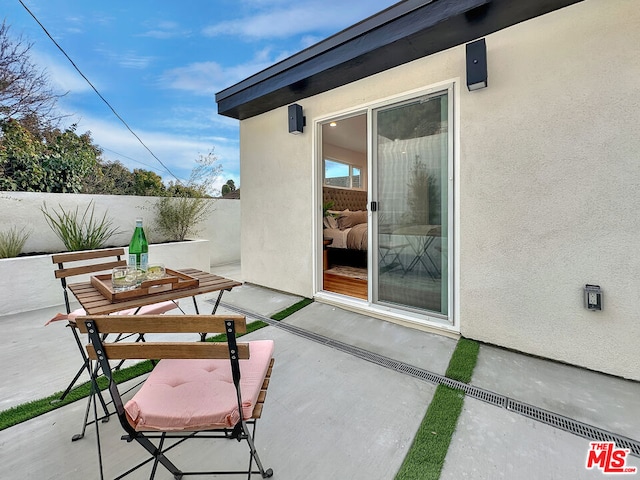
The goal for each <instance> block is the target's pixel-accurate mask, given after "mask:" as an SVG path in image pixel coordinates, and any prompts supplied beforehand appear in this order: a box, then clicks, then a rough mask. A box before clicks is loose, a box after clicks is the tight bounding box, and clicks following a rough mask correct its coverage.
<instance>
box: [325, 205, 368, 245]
mask: <svg viewBox="0 0 640 480" xmlns="http://www.w3.org/2000/svg"><path fill="white" fill-rule="evenodd" d="M334 215H335V216H334ZM323 223H324V226H325V227H326V228H325V229H324V230H323V232H322V233H323V237H324V238H330V239H331V240H332V242H331V244H330V245H329V247H331V248H346V249H350V250H363V251H366V250H367V246H368V235H367V212H366V211H364V210H358V211H355V212H352V211H349V210H344V211H342V212H336V213H335V214H333V215H328V216H327V217H325V219H324V222H323ZM336 227H337V228H336Z"/></svg>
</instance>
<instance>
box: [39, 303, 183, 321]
mask: <svg viewBox="0 0 640 480" xmlns="http://www.w3.org/2000/svg"><path fill="white" fill-rule="evenodd" d="M174 308H178V302H171V301H166V302H159V303H154V304H152V305H145V306H144V307H140V311H139V312H138V313H136V310H137V308H129V309H127V310H121V311H119V312H114V313H112V314H111V315H134V314H135V315H161V314H163V313H165V312H168V311H170V310H173V309H174ZM86 314H87V312H85V310H84V309H83V308H77V309H75V310H74V311H73V312H71V313H67V314H64V313H59V314H57V315H56V316H55V317H53V318H52V319H51V320H49V321H48V322H47V323H45V326H46V325H49V324H50V323H51V322H57V321H58V320H68V321H69V322H72V323H73V322H74V321H75V319H76V317H84V316H85V315H86Z"/></svg>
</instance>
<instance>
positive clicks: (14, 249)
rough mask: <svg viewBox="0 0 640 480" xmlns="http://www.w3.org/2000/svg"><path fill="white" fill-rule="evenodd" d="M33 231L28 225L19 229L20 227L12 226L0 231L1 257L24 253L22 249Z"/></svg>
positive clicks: (11, 256)
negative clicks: (27, 227)
mask: <svg viewBox="0 0 640 480" xmlns="http://www.w3.org/2000/svg"><path fill="white" fill-rule="evenodd" d="M29 235H31V231H27V230H26V227H22V228H21V229H20V230H18V227H11V228H10V229H9V230H6V231H3V232H0V258H13V257H17V256H18V255H19V254H20V253H22V249H23V247H24V244H25V243H26V241H27V239H28V238H29Z"/></svg>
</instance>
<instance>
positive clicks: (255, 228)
mask: <svg viewBox="0 0 640 480" xmlns="http://www.w3.org/2000/svg"><path fill="white" fill-rule="evenodd" d="M639 25H640V8H638V2H637V0H608V1H603V0H585V1H584V2H582V3H579V4H576V5H574V6H571V7H568V8H565V9H562V10H560V11H557V12H555V13H552V14H549V15H546V16H543V17H540V18H537V19H534V20H531V21H528V22H525V23H523V24H519V25H516V26H514V27H511V28H509V29H506V30H503V31H501V32H498V33H495V34H492V35H489V36H487V37H486V40H487V50H488V69H489V87H488V88H486V89H483V90H480V91H476V92H468V91H467V89H466V86H465V85H464V80H465V51H464V46H459V47H455V48H452V49H450V50H447V51H445V52H442V53H439V54H436V55H432V56H430V57H428V58H424V59H421V60H418V61H415V62H412V63H410V64H408V65H405V66H401V67H398V68H395V69H393V70H390V71H387V72H384V73H381V74H378V75H375V76H372V77H369V78H367V79H364V80H361V81H358V82H355V83H353V84H350V85H347V86H344V87H341V88H338V89H335V90H333V91H331V92H327V93H324V94H321V95H317V96H315V97H312V98H308V99H304V100H302V101H300V102H298V103H300V104H301V105H302V106H303V108H304V113H305V115H306V117H307V127H305V132H304V134H302V135H291V134H289V133H288V132H287V111H286V107H282V108H278V109H276V110H274V111H272V112H268V113H266V114H263V115H260V116H258V117H255V118H251V119H248V120H245V121H242V122H241V163H242V165H241V170H242V173H241V174H242V195H243V199H242V201H243V217H242V239H243V242H242V267H243V277H244V279H245V280H246V281H250V282H254V283H258V284H262V285H265V286H269V287H273V288H277V289H281V290H285V291H289V292H293V293H297V294H300V295H305V296H312V295H313V294H314V293H315V292H314V291H313V271H312V266H313V261H314V255H319V253H317V252H314V251H313V248H312V245H313V242H312V240H313V235H314V232H315V229H314V226H313V225H312V208H313V206H314V199H313V195H312V192H313V183H312V178H313V175H312V173H313V168H314V153H313V151H314V150H313V147H314V145H313V142H314V140H315V135H314V132H313V124H314V119H317V118H325V117H326V116H328V115H333V114H338V113H344V112H346V111H349V110H355V109H357V108H359V107H361V106H366V105H369V104H371V103H375V102H378V101H380V100H381V99H384V98H387V97H392V96H395V95H400V94H402V93H404V92H407V91H410V90H414V89H419V88H426V87H429V86H431V85H434V84H438V83H440V82H444V81H449V80H455V81H456V82H458V85H459V89H458V90H456V94H457V98H455V99H454V101H455V102H456V106H457V113H458V115H459V118H457V119H456V120H458V129H459V130H458V132H459V141H457V143H456V147H457V148H458V150H457V152H456V169H457V173H458V174H459V182H458V183H457V184H456V186H455V188H456V190H457V192H458V194H459V203H458V205H456V211H457V214H458V215H459V221H458V223H457V225H456V228H457V231H456V234H457V235H458V239H459V242H460V254H459V257H458V258H457V261H458V262H459V267H460V276H459V289H458V290H457V292H456V294H457V295H458V299H459V307H460V308H459V310H458V311H457V313H456V322H457V323H458V324H459V325H460V329H461V333H462V334H463V335H465V336H467V337H470V338H474V339H478V340H482V341H486V342H490V343H494V344H498V345H502V346H505V347H508V348H512V349H516V350H520V351H524V352H529V353H531V354H535V355H540V356H544V357H549V358H553V359H557V360H560V361H564V362H568V363H572V364H576V365H581V366H584V367H587V368H591V369H594V370H599V371H603V372H608V373H612V374H615V375H619V376H623V377H628V378H634V379H636V380H640V361H639V358H640V357H638V353H637V345H638V342H639V341H640V313H639V312H640V281H639V280H638V278H639V276H638V272H640V253H639V252H640V240H639V239H640V215H639V214H638V212H640V188H639V187H640V81H639V79H640V56H638V45H640V27H639ZM318 208H319V206H318ZM587 283H592V284H598V285H600V286H601V287H602V289H603V291H604V310H603V311H602V312H597V313H594V312H589V311H587V310H586V309H585V308H584V307H583V299H582V289H583V286H584V285H585V284H587ZM524 373H526V372H523V374H524Z"/></svg>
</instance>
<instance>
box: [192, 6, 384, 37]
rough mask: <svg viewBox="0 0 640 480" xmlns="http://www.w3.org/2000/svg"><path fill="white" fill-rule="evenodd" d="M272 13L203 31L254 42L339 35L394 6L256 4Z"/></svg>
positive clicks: (207, 34)
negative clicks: (303, 36)
mask: <svg viewBox="0 0 640 480" xmlns="http://www.w3.org/2000/svg"><path fill="white" fill-rule="evenodd" d="M254 3H258V4H259V5H258V6H260V5H264V6H267V7H269V8H271V9H270V10H263V11H260V9H259V8H258V13H256V14H254V15H252V16H247V17H244V18H239V19H236V20H229V21H224V22H220V23H217V24H214V25H210V26H208V27H206V28H205V29H204V30H203V33H204V35H206V36H211V37H215V36H219V35H233V36H238V37H241V38H247V39H252V40H257V39H265V38H287V37H291V36H294V35H300V34H305V33H308V32H325V31H334V32H335V31H338V30H340V29H342V28H344V27H346V26H348V25H350V24H352V23H354V22H357V21H360V20H363V19H364V18H366V17H367V16H369V15H371V14H373V13H375V12H376V11H378V10H379V8H378V7H380V6H381V5H380V4H382V6H388V5H391V4H392V3H393V2H383V1H378V2H344V1H342V0H333V1H323V2H321V1H307V2H305V3H303V4H300V3H293V2H290V3H289V4H288V5H287V4H284V2H280V3H281V4H282V6H281V7H279V8H273V4H272V3H271V2H254Z"/></svg>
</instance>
